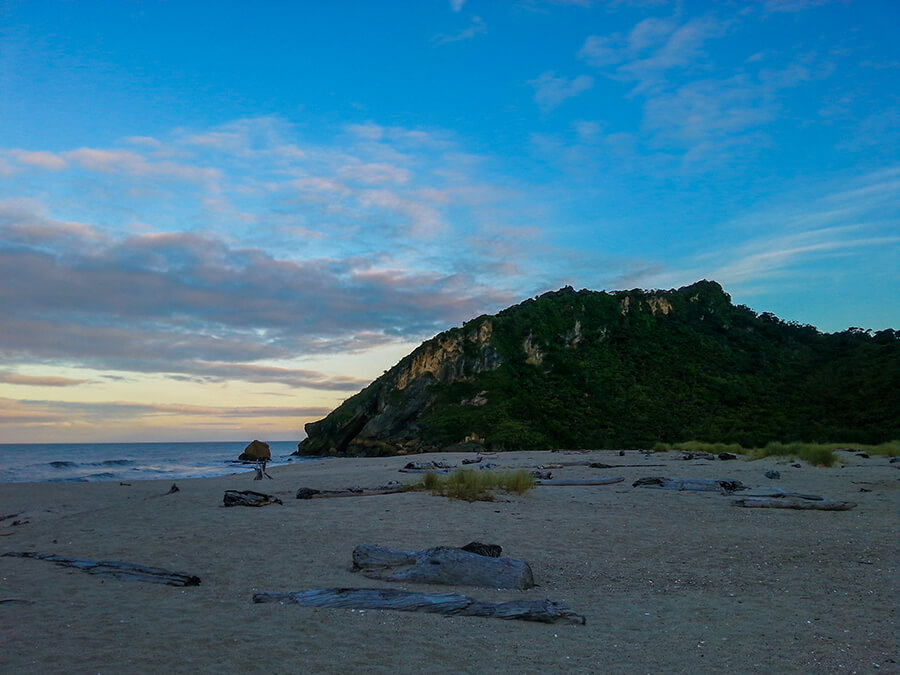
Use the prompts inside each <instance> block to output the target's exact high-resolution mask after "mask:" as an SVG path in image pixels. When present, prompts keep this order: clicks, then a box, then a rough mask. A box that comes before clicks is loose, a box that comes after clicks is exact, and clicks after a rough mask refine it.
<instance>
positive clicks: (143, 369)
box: [0, 0, 900, 443]
mask: <svg viewBox="0 0 900 675" xmlns="http://www.w3.org/2000/svg"><path fill="white" fill-rule="evenodd" d="M898 25H900V2H897V1H896V0H882V1H879V0H865V1H862V0H859V1H856V2H853V1H849V0H848V1H838V0H834V1H828V0H759V1H752V0H746V1H740V2H738V1H728V0H721V1H719V2H713V1H706V2H692V1H688V0H684V1H666V0H656V1H653V0H633V1H632V0H606V1H601V0H595V1H591V0H568V1H567V0H506V1H501V0H491V1H488V0H415V1H406V2H403V1H400V0H396V1H387V0H386V1H384V2H362V1H357V2H348V1H342V0H331V1H330V2H318V1H313V0H298V1H295V2H287V1H285V2H275V1H274V0H273V1H271V2H258V3H250V2H244V1H241V2H238V1H230V0H215V1H212V0H210V1H203V0H184V1H180V2H178V1H175V0H170V1H150V0H110V1H107V2H95V1H93V0H78V1H68V2H58V1H51V0H30V1H25V0H23V1H16V0H0V443H4V442H5V443H15V442H39V443H40V442H124V441H199V440H246V441H248V442H249V441H250V440H252V439H253V438H259V439H261V440H300V439H301V438H303V437H304V432H303V425H304V424H305V423H306V422H309V421H312V420H316V419H319V418H321V417H323V416H324V415H326V414H327V413H328V412H329V411H330V410H332V409H333V408H334V407H336V406H337V405H338V404H339V403H340V402H341V401H342V400H344V399H345V398H347V397H348V396H350V395H352V394H354V393H356V392H357V391H359V390H360V389H361V388H362V387H363V386H365V385H366V384H368V383H369V382H370V381H371V380H372V379H374V378H375V377H377V376H379V375H380V374H381V373H382V372H384V371H385V370H387V369H388V368H390V367H391V366H392V365H394V364H395V363H396V362H397V361H398V360H399V359H400V358H401V357H402V356H404V355H405V354H407V353H408V352H409V351H411V350H412V349H413V348H414V347H415V346H417V345H418V344H419V343H420V342H421V341H423V340H425V339H428V338H430V337H432V336H433V335H435V334H436V333H438V332H440V331H442V330H446V329H447V328H450V327H453V326H456V325H460V324H461V323H462V322H464V321H466V320H468V319H471V318H474V317H476V316H479V315H481V314H485V313H488V314H491V313H495V312H497V311H499V310H500V309H503V308H504V307H507V306H509V305H512V304H515V303H518V302H520V301H522V300H524V299H526V298H528V297H532V296H535V295H537V294H540V293H543V292H546V291H549V290H555V289H557V288H560V287H562V286H565V285H572V286H574V287H575V288H578V289H580V288H589V289H594V290H610V291H612V290H626V289H632V288H644V289H655V288H662V289H668V288H677V287H680V286H683V285H687V284H690V283H693V282H695V281H698V280H700V279H711V280H715V281H718V282H719V283H720V284H722V286H723V287H724V288H725V290H726V291H727V292H728V293H729V294H730V295H731V296H732V299H733V301H734V302H735V303H737V304H745V305H747V306H749V307H751V308H752V309H754V310H755V311H757V312H772V313H774V314H776V315H777V316H779V317H780V318H782V319H783V320H785V321H795V322H799V323H802V324H811V325H813V326H815V327H817V328H819V329H820V330H822V331H823V332H834V331H840V330H844V329H846V328H848V327H851V326H854V327H861V328H867V329H873V330H880V329H884V328H895V329H896V328H900V266H898V261H900V150H898V149H900V87H898V82H900V47H898V42H900V41H898V40H897V37H896V34H897V26H898Z"/></svg>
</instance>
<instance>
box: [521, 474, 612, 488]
mask: <svg viewBox="0 0 900 675" xmlns="http://www.w3.org/2000/svg"><path fill="white" fill-rule="evenodd" d="M623 480H625V479H624V478H623V477H621V476H618V477H614V476H610V477H609V478H553V479H551V480H536V481H534V484H535V485H588V486H589V485H612V484H613V483H621V482H622V481H623Z"/></svg>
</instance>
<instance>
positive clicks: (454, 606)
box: [253, 588, 585, 625]
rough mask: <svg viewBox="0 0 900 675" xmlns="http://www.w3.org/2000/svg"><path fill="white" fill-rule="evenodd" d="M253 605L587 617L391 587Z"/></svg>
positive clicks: (551, 605)
mask: <svg viewBox="0 0 900 675" xmlns="http://www.w3.org/2000/svg"><path fill="white" fill-rule="evenodd" d="M253 602H280V603H283V604H297V605H302V606H304V607H322V608H344V609H388V610H395V611H400V612H428V613H432V614H444V615H446V616H483V617H492V618H495V619H506V620H519V621H538V622H541V623H560V622H564V623H571V624H578V625H584V623H585V618H584V617H583V616H581V615H580V614H576V613H575V612H573V611H572V610H571V609H569V608H568V607H566V606H564V605H561V604H559V603H557V602H552V601H551V600H520V601H517V602H481V601H479V600H475V599H474V598H470V597H469V596H467V595H461V594H459V593H409V592H406V591H400V590H395V589H391V588H321V589H312V590H308V591H296V592H293V593H255V594H254V595H253Z"/></svg>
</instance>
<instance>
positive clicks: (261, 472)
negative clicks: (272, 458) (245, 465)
mask: <svg viewBox="0 0 900 675" xmlns="http://www.w3.org/2000/svg"><path fill="white" fill-rule="evenodd" d="M263 478H268V479H269V480H273V479H272V476H270V475H269V474H267V473H266V460H264V459H258V460H256V475H255V476H254V477H253V480H262V479H263Z"/></svg>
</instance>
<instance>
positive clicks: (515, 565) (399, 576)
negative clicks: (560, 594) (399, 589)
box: [353, 544, 534, 590]
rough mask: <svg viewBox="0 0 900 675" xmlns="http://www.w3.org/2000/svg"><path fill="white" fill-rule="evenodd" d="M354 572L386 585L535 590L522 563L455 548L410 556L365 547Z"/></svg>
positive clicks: (355, 558)
mask: <svg viewBox="0 0 900 675" xmlns="http://www.w3.org/2000/svg"><path fill="white" fill-rule="evenodd" d="M353 571H354V572H360V573H362V575H363V576H366V577H369V578H370V579H381V580H382V581H405V582H416V583H424V584H445V585H451V586H482V587H485V588H517V589H520V590H524V589H526V588H531V587H533V586H534V576H533V575H532V573H531V567H529V566H528V563H526V562H524V561H522V560H516V559H515V558H492V557H488V556H484V555H479V554H477V553H471V552H469V551H464V550H463V549H461V548H455V547H452V546H436V547H434V548H428V549H425V550H424V551H413V552H410V551H397V550H395V549H391V548H385V547H384V546H373V545H371V544H364V545H362V546H357V547H356V548H355V549H353Z"/></svg>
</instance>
